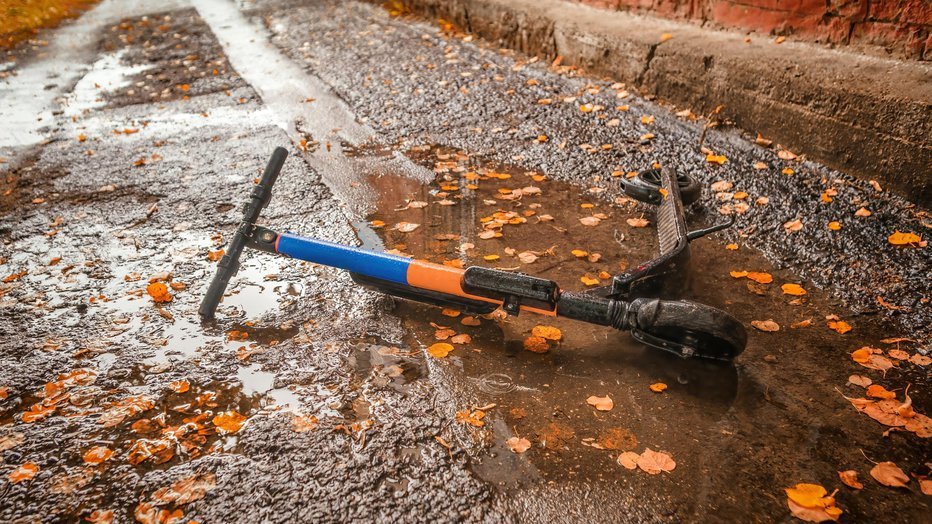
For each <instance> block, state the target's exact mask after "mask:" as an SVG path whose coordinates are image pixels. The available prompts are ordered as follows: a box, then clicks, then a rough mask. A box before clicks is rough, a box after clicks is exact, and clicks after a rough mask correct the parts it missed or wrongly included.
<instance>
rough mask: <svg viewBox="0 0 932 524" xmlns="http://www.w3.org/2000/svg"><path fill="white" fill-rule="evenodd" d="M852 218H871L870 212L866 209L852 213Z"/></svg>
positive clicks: (862, 208)
mask: <svg viewBox="0 0 932 524" xmlns="http://www.w3.org/2000/svg"><path fill="white" fill-rule="evenodd" d="M854 216H856V217H861V218H864V217H869V216H871V212H870V210H869V209H867V208H866V207H859V208H858V210H857V211H855V212H854Z"/></svg>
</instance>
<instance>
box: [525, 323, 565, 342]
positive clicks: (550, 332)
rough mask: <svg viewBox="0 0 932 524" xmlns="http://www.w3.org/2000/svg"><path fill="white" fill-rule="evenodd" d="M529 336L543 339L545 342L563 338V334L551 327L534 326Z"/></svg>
mask: <svg viewBox="0 0 932 524" xmlns="http://www.w3.org/2000/svg"><path fill="white" fill-rule="evenodd" d="M531 334H532V335H534V336H535V337H541V338H545V339H547V340H555V341H559V340H560V339H562V338H563V333H562V332H561V331H560V330H559V329H557V328H555V327H553V326H534V329H532V330H531Z"/></svg>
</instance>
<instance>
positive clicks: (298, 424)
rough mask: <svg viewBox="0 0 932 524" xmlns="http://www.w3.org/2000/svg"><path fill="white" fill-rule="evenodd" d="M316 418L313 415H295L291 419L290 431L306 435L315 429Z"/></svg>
mask: <svg viewBox="0 0 932 524" xmlns="http://www.w3.org/2000/svg"><path fill="white" fill-rule="evenodd" d="M318 422H319V421H318V420H317V417H315V416H314V415H303V414H300V413H299V414H296V415H295V416H294V417H292V418H291V429H292V430H294V432H295V433H307V432H308V431H313V430H314V429H316V428H317V424H318Z"/></svg>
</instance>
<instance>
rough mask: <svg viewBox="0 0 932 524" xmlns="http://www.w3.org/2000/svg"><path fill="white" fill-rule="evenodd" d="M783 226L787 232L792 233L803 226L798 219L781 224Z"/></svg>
mask: <svg viewBox="0 0 932 524" xmlns="http://www.w3.org/2000/svg"><path fill="white" fill-rule="evenodd" d="M783 228H784V229H786V230H787V232H790V233H794V232H796V231H799V230H801V229H802V228H803V223H802V221H801V220H799V219H796V220H790V221H789V222H787V223H785V224H783Z"/></svg>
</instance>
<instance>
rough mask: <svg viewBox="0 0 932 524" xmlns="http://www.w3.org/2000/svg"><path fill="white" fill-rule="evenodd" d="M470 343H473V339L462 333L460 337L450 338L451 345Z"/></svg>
mask: <svg viewBox="0 0 932 524" xmlns="http://www.w3.org/2000/svg"><path fill="white" fill-rule="evenodd" d="M470 342H472V337H471V336H469V335H467V334H466V333H460V334H459V335H453V336H452V337H450V343H451V344H469V343H470Z"/></svg>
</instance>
